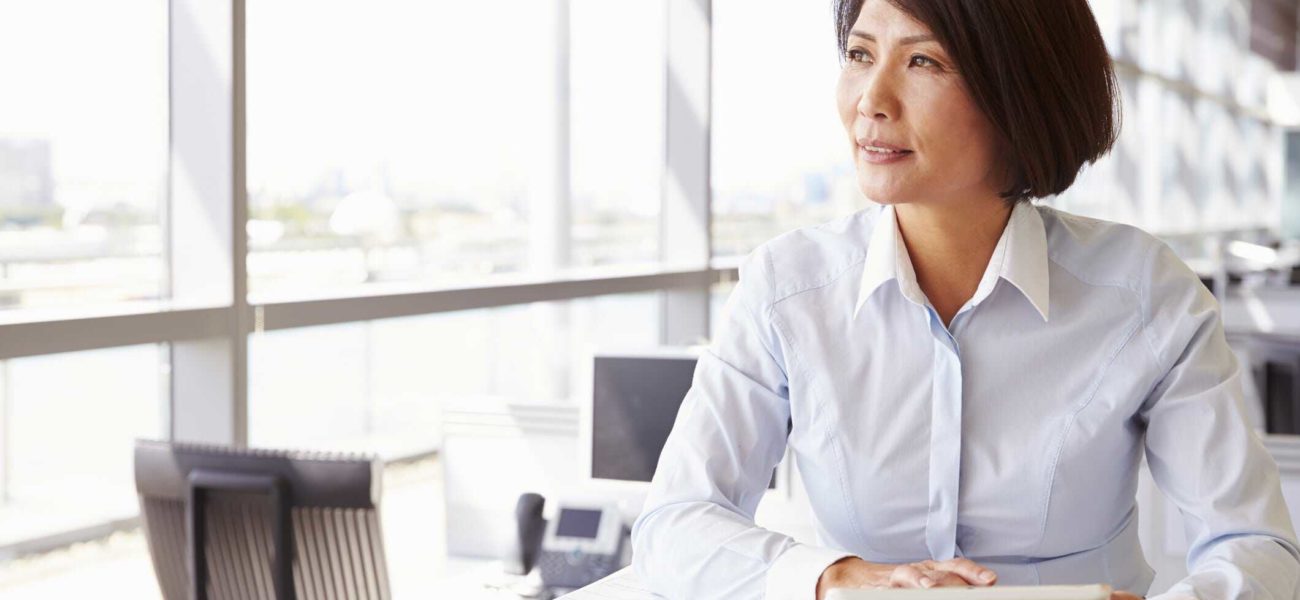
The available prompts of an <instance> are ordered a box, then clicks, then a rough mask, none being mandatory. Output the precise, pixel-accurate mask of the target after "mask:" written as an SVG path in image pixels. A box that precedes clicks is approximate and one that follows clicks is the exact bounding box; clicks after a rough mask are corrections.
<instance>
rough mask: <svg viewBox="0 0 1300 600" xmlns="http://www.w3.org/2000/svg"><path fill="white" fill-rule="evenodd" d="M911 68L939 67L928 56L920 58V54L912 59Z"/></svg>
mask: <svg viewBox="0 0 1300 600" xmlns="http://www.w3.org/2000/svg"><path fill="white" fill-rule="evenodd" d="M912 66H914V67H937V66H939V63H937V62H934V59H932V58H930V57H928V56H922V55H920V54H917V55H915V56H913V57H912Z"/></svg>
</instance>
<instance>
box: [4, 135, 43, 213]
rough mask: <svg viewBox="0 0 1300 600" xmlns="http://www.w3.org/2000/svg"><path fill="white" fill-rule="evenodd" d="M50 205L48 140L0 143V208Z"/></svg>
mask: <svg viewBox="0 0 1300 600" xmlns="http://www.w3.org/2000/svg"><path fill="white" fill-rule="evenodd" d="M53 202H54V174H53V169H52V168H51V160H50V142H49V140H13V139H0V208H6V207H19V206H21V207H35V206H48V205H50V204H52V203H53Z"/></svg>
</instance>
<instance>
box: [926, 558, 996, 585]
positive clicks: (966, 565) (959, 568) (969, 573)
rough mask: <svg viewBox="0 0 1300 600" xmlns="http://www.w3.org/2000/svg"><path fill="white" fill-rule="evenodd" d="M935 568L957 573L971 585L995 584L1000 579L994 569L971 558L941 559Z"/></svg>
mask: <svg viewBox="0 0 1300 600" xmlns="http://www.w3.org/2000/svg"><path fill="white" fill-rule="evenodd" d="M934 568H936V569H942V570H944V571H951V572H953V573H956V574H957V575H960V576H961V577H962V579H965V580H966V581H967V582H969V585H993V584H994V582H996V581H997V580H998V574H997V573H995V572H994V571H993V570H992V569H989V568H987V567H983V566H980V564H979V563H976V562H975V561H973V560H970V559H969V558H954V559H951V560H944V561H940V562H939V563H938V564H936V565H935V567H934Z"/></svg>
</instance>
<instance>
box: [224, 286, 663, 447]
mask: <svg viewBox="0 0 1300 600" xmlns="http://www.w3.org/2000/svg"><path fill="white" fill-rule="evenodd" d="M659 329H660V325H659V316H658V294H655V293H647V294H622V295H613V296H600V297H596V298H590V299H580V300H571V301H565V302H539V303H534V304H525V305H519V306H509V307H503V308H492V309H480V310H473V311H464V312H452V313H444V314H437V315H429V316H420V317H408V318H402V319H385V320H379V321H367V322H361V323H349V324H344V325H331V326H326V327H311V328H301V329H292V330H287V331H277V332H270V333H266V334H260V335H255V336H253V338H252V341H251V348H250V360H249V364H250V367H251V369H252V372H251V392H250V400H249V405H250V413H251V414H250V418H249V421H250V424H251V427H252V431H251V433H250V440H251V442H252V443H253V444H254V445H259V446H288V447H296V448H327V449H331V450H343V449H350V450H364V451H374V452H379V453H381V454H382V455H385V456H387V457H400V456H404V455H409V454H413V453H418V452H421V451H427V450H428V449H430V448H436V447H438V446H439V445H440V440H441V430H440V415H441V411H442V407H443V404H444V403H445V402H466V401H473V400H474V399H476V398H482V399H487V398H488V397H505V398H519V399H527V400H543V401H555V402H572V401H580V400H581V396H582V395H583V394H585V393H587V387H586V385H587V383H586V382H587V381H588V380H589V379H590V370H589V368H590V362H591V355H592V353H593V352H596V351H598V350H601V349H605V350H610V349H618V350H626V349H647V348H653V347H654V346H655V345H656V344H657V343H658V341H659Z"/></svg>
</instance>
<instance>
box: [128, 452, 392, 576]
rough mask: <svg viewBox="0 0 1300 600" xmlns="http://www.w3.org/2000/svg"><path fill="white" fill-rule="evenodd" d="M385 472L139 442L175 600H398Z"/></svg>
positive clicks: (337, 460) (143, 502)
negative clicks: (390, 562) (391, 576)
mask: <svg viewBox="0 0 1300 600" xmlns="http://www.w3.org/2000/svg"><path fill="white" fill-rule="evenodd" d="M380 468H381V465H380V463H379V461H378V460H377V459H375V458H374V457H363V456H341V455H321V454H306V453H291V452H283V451H268V450H239V449H235V448H229V447H217V446H195V445H186V444H169V443H163V442H152V441H138V442H137V443H136V448H135V477H136V489H137V491H138V492H139V495H140V509H141V514H142V516H143V520H144V528H145V533H146V537H147V539H148V544H149V553H150V555H151V557H152V558H153V564H154V571H155V573H156V574H157V577H158V585H159V588H160V589H161V591H162V595H163V597H164V598H165V599H166V600H187V599H191V598H193V599H195V600H218V599H226V598H238V599H241V600H242V599H252V600H291V599H297V600H317V599H320V600H325V599H339V600H342V599H347V600H351V599H362V600H370V599H373V600H387V599H388V598H390V597H391V593H390V591H389V585H388V571H387V567H386V565H385V561H384V546H383V538H382V536H381V533H380V526H379V512H378V504H379V496H380V478H381V471H380ZM286 558H287V560H285V559H286Z"/></svg>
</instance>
